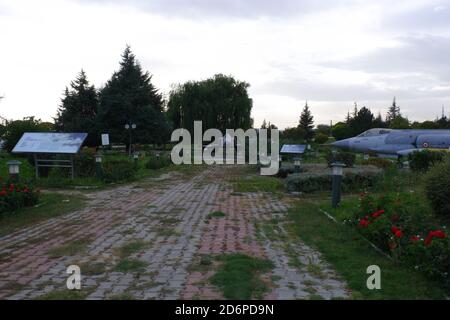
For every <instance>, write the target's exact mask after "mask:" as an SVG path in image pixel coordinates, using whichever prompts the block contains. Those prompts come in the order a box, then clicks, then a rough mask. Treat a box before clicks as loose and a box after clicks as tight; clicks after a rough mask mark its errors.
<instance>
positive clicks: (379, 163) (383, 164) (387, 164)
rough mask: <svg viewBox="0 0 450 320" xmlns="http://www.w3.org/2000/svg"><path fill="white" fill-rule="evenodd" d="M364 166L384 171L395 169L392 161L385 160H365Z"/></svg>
mask: <svg viewBox="0 0 450 320" xmlns="http://www.w3.org/2000/svg"><path fill="white" fill-rule="evenodd" d="M362 164H363V165H371V166H375V167H377V168H382V169H388V168H393V167H394V166H395V164H394V163H393V162H392V161H391V160H388V159H384V158H369V159H367V160H363V161H362Z"/></svg>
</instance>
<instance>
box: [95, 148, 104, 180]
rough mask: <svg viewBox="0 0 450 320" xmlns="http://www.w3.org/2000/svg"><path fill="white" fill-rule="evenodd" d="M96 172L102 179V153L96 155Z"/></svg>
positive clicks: (98, 177)
mask: <svg viewBox="0 0 450 320" xmlns="http://www.w3.org/2000/svg"><path fill="white" fill-rule="evenodd" d="M95 174H96V176H97V179H99V180H100V179H102V177H103V169H102V156H101V155H100V154H98V155H96V156H95Z"/></svg>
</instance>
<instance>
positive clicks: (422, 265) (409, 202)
mask: <svg viewBox="0 0 450 320" xmlns="http://www.w3.org/2000/svg"><path fill="white" fill-rule="evenodd" d="M428 212H429V208H427V207H426V204H424V201H423V200H421V199H419V198H418V197H417V196H416V195H415V194H414V193H388V194H384V195H377V196H375V195H372V194H368V193H362V194H361V195H360V198H359V205H358V206H357V208H356V210H355V213H354V218H353V220H352V221H351V223H352V224H353V225H354V226H355V227H356V228H358V230H359V231H360V232H361V233H362V234H363V235H364V236H365V237H366V238H368V239H369V240H370V241H371V242H373V243H374V244H375V245H376V246H377V247H379V248H380V249H382V250H384V251H385V252H387V253H389V254H390V255H391V256H392V257H393V258H394V259H395V260H396V261H398V262H404V263H407V264H409V265H411V266H413V267H414V268H415V269H418V270H420V271H422V272H423V273H425V274H426V275H427V276H429V277H430V278H433V279H436V280H439V281H440V282H441V283H442V284H444V285H445V286H447V287H449V288H450V280H449V279H448V272H449V270H450V244H449V239H448V236H447V232H446V230H445V226H440V225H439V224H438V223H437V222H436V219H435V218H434V217H433V216H432V215H431V214H429V213H428Z"/></svg>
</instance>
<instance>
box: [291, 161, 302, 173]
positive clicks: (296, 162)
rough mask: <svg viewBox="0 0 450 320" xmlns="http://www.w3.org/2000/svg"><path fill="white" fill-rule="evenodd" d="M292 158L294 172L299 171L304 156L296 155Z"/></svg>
mask: <svg viewBox="0 0 450 320" xmlns="http://www.w3.org/2000/svg"><path fill="white" fill-rule="evenodd" d="M292 160H294V172H295V173H299V172H300V161H301V160H302V158H300V157H295V158H293V159H292Z"/></svg>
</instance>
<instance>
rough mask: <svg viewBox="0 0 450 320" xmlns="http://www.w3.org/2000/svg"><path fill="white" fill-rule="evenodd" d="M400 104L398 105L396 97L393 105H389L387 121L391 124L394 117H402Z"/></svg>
mask: <svg viewBox="0 0 450 320" xmlns="http://www.w3.org/2000/svg"><path fill="white" fill-rule="evenodd" d="M401 116H402V114H401V112H400V106H398V105H397V102H396V99H395V97H394V100H393V101H392V105H391V106H390V107H389V110H388V113H387V115H386V122H387V123H388V124H389V123H390V122H391V121H393V120H394V119H396V118H398V117H401Z"/></svg>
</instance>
